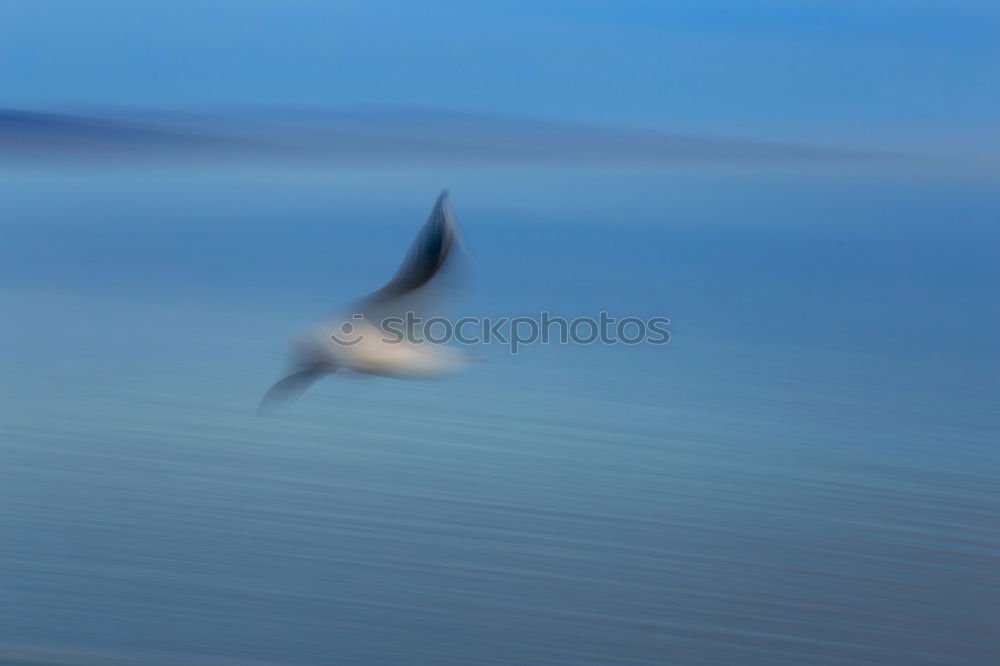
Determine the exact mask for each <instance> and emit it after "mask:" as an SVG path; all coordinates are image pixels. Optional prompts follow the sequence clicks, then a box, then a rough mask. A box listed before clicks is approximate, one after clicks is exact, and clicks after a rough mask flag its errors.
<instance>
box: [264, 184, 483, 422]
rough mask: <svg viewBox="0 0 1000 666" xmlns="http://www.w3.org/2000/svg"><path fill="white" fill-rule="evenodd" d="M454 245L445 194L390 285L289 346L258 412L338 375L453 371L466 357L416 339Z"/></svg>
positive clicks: (409, 375) (403, 375) (451, 216)
mask: <svg viewBox="0 0 1000 666" xmlns="http://www.w3.org/2000/svg"><path fill="white" fill-rule="evenodd" d="M460 245H461V243H460V240H459V236H458V228H457V224H456V221H455V212H454V210H453V209H452V207H451V203H450V202H449V200H448V191H447V190H444V191H442V192H441V194H440V195H439V196H438V198H437V201H436V202H435V203H434V208H433V209H432V210H431V214H430V217H429V218H428V219H427V222H426V223H425V224H424V226H423V228H422V229H421V230H420V232H419V233H418V234H417V237H416V239H415V240H414V241H413V244H412V245H411V246H410V250H409V252H408V253H407V255H406V257H405V258H404V259H403V262H402V264H400V266H399V268H398V269H397V270H396V274H395V275H393V277H392V279H390V280H389V282H387V283H386V284H385V286H383V287H382V288H381V289H379V290H378V291H375V292H373V293H372V294H370V295H369V296H367V297H365V298H364V299H362V300H361V301H360V302H358V303H357V304H356V305H355V307H354V309H353V311H351V312H350V313H348V314H343V315H340V316H338V317H335V318H333V319H332V320H330V321H327V322H326V323H324V324H321V325H319V326H317V327H315V328H313V329H312V330H309V331H307V332H306V333H305V334H304V335H302V336H300V337H299V338H297V339H296V340H295V341H294V342H293V343H292V346H293V349H294V351H295V358H294V361H293V367H292V371H291V372H290V373H289V374H288V375H287V376H286V377H284V378H283V379H281V380H280V381H278V382H277V383H276V384H274V386H272V387H271V388H270V389H269V390H268V391H267V393H265V394H264V397H263V398H262V399H261V402H260V407H259V408H258V412H261V411H266V410H267V409H268V408H271V407H275V406H277V405H280V404H288V403H291V402H293V401H295V400H296V399H297V398H299V396H301V395H302V394H303V393H305V391H306V390H307V389H308V388H309V387H310V386H312V385H313V384H314V383H315V382H316V381H317V380H319V379H321V378H322V377H325V376H326V375H328V374H331V373H334V372H337V371H353V372H357V373H363V374H368V375H381V376H384V377H396V378H406V379H418V378H430V377H438V376H442V375H446V374H450V373H453V372H456V371H457V370H459V369H460V368H461V367H462V366H463V365H464V364H465V361H466V357H465V356H464V355H462V354H460V353H458V352H456V351H454V350H452V349H446V348H444V347H442V346H441V345H439V344H432V343H429V342H426V341H422V336H421V335H420V332H421V328H422V322H425V321H426V320H427V318H428V316H433V315H430V312H429V310H430V309H432V308H433V307H434V306H435V305H436V304H437V302H438V301H439V297H440V292H441V290H442V282H443V281H442V279H441V275H442V273H443V272H445V269H447V268H449V267H451V266H453V265H454V264H455V262H456V255H457V254H458V253H459V246H460ZM408 313H410V316H409V317H408V316H407V315H408ZM407 321H409V322H411V323H410V324H407V323H406V322H407Z"/></svg>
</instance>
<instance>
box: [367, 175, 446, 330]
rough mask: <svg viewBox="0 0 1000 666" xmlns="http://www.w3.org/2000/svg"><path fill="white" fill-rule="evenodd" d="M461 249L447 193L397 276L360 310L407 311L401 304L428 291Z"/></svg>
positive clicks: (408, 253)
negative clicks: (433, 281)
mask: <svg viewBox="0 0 1000 666" xmlns="http://www.w3.org/2000/svg"><path fill="white" fill-rule="evenodd" d="M458 245H459V237H458V226H457V223H456V221H455V211H454V210H453V209H452V207H451V203H450V202H449V201H448V190H444V191H442V192H441V194H440V195H439V196H438V198H437V201H436V202H435V203H434V208H433V209H432V210H431V214H430V217H428V218H427V222H426V223H424V226H423V228H421V230H420V232H419V233H418V234H417V237H416V239H414V241H413V244H412V245H411V246H410V249H409V251H408V252H407V254H406V257H405V258H404V259H403V263H401V264H400V265H399V268H398V269H396V273H395V275H393V276H392V279H390V280H389V281H388V282H387V283H386V284H385V285H384V286H383V287H382V288H381V289H379V290H378V291H376V292H374V293H372V294H371V295H369V296H368V297H367V298H366V299H364V300H363V301H362V302H361V304H360V307H361V310H362V311H363V312H368V313H372V312H380V313H385V312H387V311H392V310H396V311H398V310H400V309H405V305H403V307H402V308H401V307H400V304H402V303H405V302H407V301H410V300H412V298H413V297H415V296H417V295H418V294H422V293H423V292H425V291H426V289H425V288H426V287H427V286H428V285H429V283H430V282H431V281H432V280H433V279H434V278H435V276H437V275H438V274H439V273H441V272H442V270H443V269H444V268H445V267H446V266H447V265H449V264H450V263H452V262H453V257H454V255H455V254H456V250H457V246H458Z"/></svg>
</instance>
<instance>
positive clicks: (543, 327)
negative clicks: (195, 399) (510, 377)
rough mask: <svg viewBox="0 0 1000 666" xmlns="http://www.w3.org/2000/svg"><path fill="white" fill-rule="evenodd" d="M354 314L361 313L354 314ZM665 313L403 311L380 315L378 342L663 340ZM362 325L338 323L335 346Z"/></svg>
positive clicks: (515, 345)
mask: <svg viewBox="0 0 1000 666" xmlns="http://www.w3.org/2000/svg"><path fill="white" fill-rule="evenodd" d="M353 318H354V319H356V320H364V319H365V316H364V315H361V314H355V315H354V317H353ZM669 325H670V320H669V319H668V318H666V317H650V318H647V319H642V318H639V317H624V318H622V319H617V318H615V317H612V316H611V315H609V314H608V313H607V312H601V313H600V314H599V315H598V316H597V317H596V318H595V317H574V318H572V319H566V318H565V317H560V316H553V315H552V314H551V313H549V312H541V313H539V315H538V316H537V317H462V318H461V319H456V320H455V321H452V320H451V319H448V318H446V317H429V318H426V319H425V318H423V317H421V316H419V315H417V314H416V313H413V312H407V313H406V314H405V315H404V316H402V317H386V318H384V319H382V320H381V322H379V325H378V329H379V333H378V335H379V342H381V343H384V344H400V343H409V344H425V343H429V344H435V345H443V344H447V343H449V342H452V341H455V342H458V343H459V344H463V345H479V344H502V345H506V346H507V347H508V348H509V349H510V352H511V353H512V354H517V353H518V351H520V349H521V347H524V346H525V345H531V344H536V343H541V344H550V343H558V344H564V345H565V344H578V345H590V344H595V343H600V344H605V345H616V344H623V345H639V344H651V345H665V344H667V343H668V342H670V331H669V330H668V328H667V327H668V326H669ZM364 330H365V329H364V328H362V327H358V326H355V325H354V324H352V323H351V322H349V321H348V322H344V323H343V324H341V325H340V326H339V330H338V331H336V332H333V333H331V334H330V339H331V340H333V341H334V342H335V343H337V344H338V345H343V346H346V347H351V346H354V345H356V344H358V343H359V342H362V341H363V340H365V338H366V337H367V335H370V333H369V334H367V335H366V333H364V332H363V331H364Z"/></svg>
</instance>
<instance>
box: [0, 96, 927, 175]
mask: <svg viewBox="0 0 1000 666" xmlns="http://www.w3.org/2000/svg"><path fill="white" fill-rule="evenodd" d="M191 159H198V160H202V161H204V160H211V161H214V162H223V163H225V162H230V163H231V162H234V161H241V160H247V159H255V160H270V161H275V160H277V161H282V162H288V161H292V162H302V161H306V162H321V163H334V164H336V163H338V162H339V163H351V164H358V163H361V164H380V163H387V162H388V163H392V162H394V161H397V160H401V159H402V160H422V161H425V162H431V163H433V162H473V163H497V162H500V163H503V162H512V163H529V164H530V163H553V162H554V163H573V162H578V163H579V162H583V163H597V164H601V163H605V164H607V163H619V164H658V163H663V164H670V163H675V162H695V163H698V162H707V163H746V162H751V163H754V162H761V163H778V164H782V163H792V164H797V163H805V164H809V163H816V162H818V163H848V164H850V163H858V162H860V163H865V162H875V163H881V162H889V163H893V162H899V161H904V160H903V158H902V157H901V156H895V155H889V154H884V153H879V152H874V151H872V152H866V151H862V150H851V149H843V148H824V147H817V146H810V145H796V144H788V143H781V142H776V141H751V140H741V139H721V138H714V137H703V136H689V135H684V134H668V133H664V132H657V131H639V130H626V129H619V128H613V127H601V126H588V125H585V124H577V123H558V122H542V121H537V120H529V119H522V118H511V117H503V116H495V115H487V114H471V113H457V112H453V111H451V112H449V111H444V110H438V111H432V110H426V109H381V110H377V109H376V110H370V111H367V112H363V111H355V112H343V111H340V112H337V111H322V110H311V111H308V110H297V111H295V110H284V111H270V112H264V111H242V112H238V111H232V112H229V113H220V112H216V113H213V114H209V113H200V114H199V113H188V114H181V113H163V112H161V113H150V112H146V113H139V112H131V113H127V112H123V111H118V112H116V113H108V112H106V113H105V114H103V115H94V114H80V113H67V112H51V111H46V112H40V111H27V110H13V109H8V110H0V163H2V162H4V161H7V162H14V163H17V164H31V163H41V164H51V163H53V162H56V163H59V162H67V161H70V162H73V161H77V162H78V161H81V160H85V161H87V162H93V161H95V160H96V161H100V162H127V163H135V162H150V161H152V162H163V161H164V160H168V161H178V160H180V161H182V162H183V161H186V160H191ZM905 161H907V162H912V161H915V158H913V157H909V158H908V159H906V160H905ZM918 161H919V160H918Z"/></svg>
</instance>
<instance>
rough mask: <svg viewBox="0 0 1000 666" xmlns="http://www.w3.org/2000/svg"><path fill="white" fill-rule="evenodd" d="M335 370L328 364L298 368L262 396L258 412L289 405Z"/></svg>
mask: <svg viewBox="0 0 1000 666" xmlns="http://www.w3.org/2000/svg"><path fill="white" fill-rule="evenodd" d="M331 372H333V370H331V369H330V368H329V367H326V366H319V365H309V366H305V367H304V368H301V369H299V370H296V371H295V372H293V373H291V374H290V375H288V376H287V377H285V378H284V379H282V380H280V381H278V382H277V383H275V385H274V386H272V387H271V388H270V389H268V391H267V393H265V394H264V397H263V398H261V401H260V406H258V407H257V413H258V414H261V413H264V412H266V411H268V410H269V409H271V408H273V407H278V406H280V405H287V404H290V403H293V402H295V401H296V400H298V399H299V398H300V397H301V396H302V394H303V393H305V392H306V390H308V389H309V387H310V386H312V385H313V384H315V383H316V382H317V381H318V380H319V379H320V378H322V377H323V376H324V375H328V374H330V373H331Z"/></svg>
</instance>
